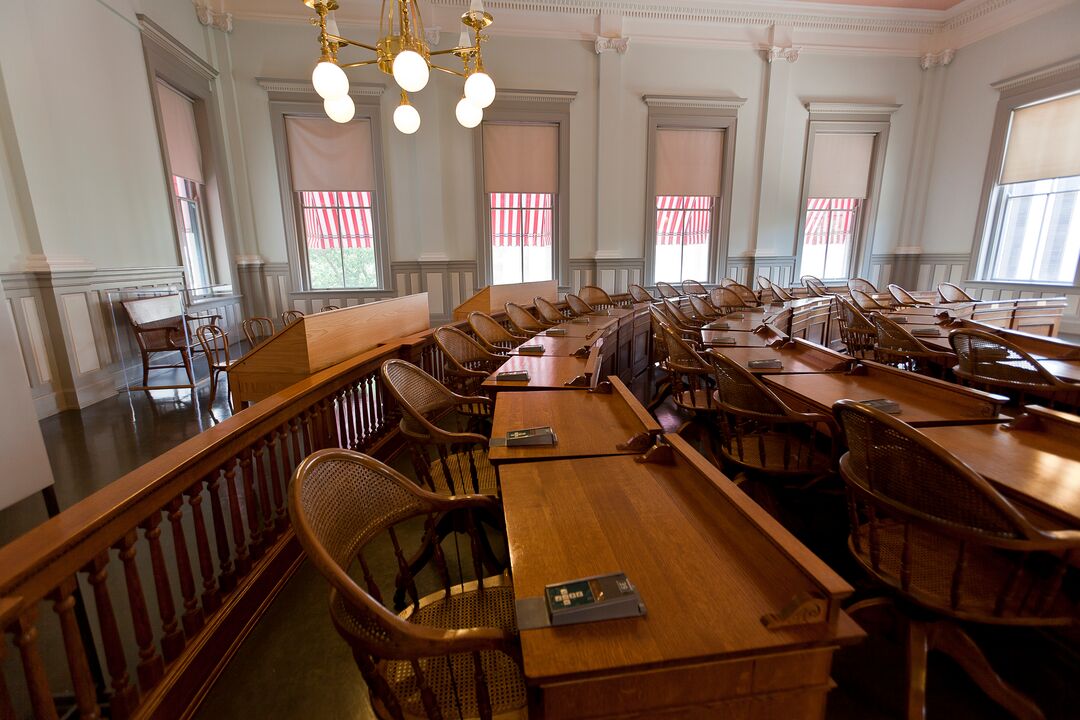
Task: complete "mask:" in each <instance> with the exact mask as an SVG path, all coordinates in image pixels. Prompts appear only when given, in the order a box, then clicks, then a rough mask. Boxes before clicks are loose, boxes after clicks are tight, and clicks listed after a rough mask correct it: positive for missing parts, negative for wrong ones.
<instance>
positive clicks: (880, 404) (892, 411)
mask: <svg viewBox="0 0 1080 720" xmlns="http://www.w3.org/2000/svg"><path fill="white" fill-rule="evenodd" d="M858 402H859V404H860V405H865V406H866V407H871V408H874V409H875V410H880V411H881V412H883V413H888V414H889V415H899V414H900V403H898V402H896V401H895V400H887V399H885V398H874V399H873V400H859V401H858Z"/></svg>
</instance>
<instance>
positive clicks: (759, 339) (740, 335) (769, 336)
mask: <svg viewBox="0 0 1080 720" xmlns="http://www.w3.org/2000/svg"><path fill="white" fill-rule="evenodd" d="M721 337H733V338H735V344H734V345H710V344H709V343H711V342H713V341H714V340H715V339H716V338H721ZM781 338H782V336H781V335H780V334H778V333H773V332H769V333H755V332H745V331H738V330H702V331H701V341H702V342H703V343H705V347H706V348H709V347H712V348H716V349H717V350H721V351H722V350H724V349H725V348H728V349H730V348H733V347H756V348H763V347H768V346H769V344H770V343H774V342H776V341H777V340H780V339H781Z"/></svg>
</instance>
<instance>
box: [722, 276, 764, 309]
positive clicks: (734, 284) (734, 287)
mask: <svg viewBox="0 0 1080 720" xmlns="http://www.w3.org/2000/svg"><path fill="white" fill-rule="evenodd" d="M720 284H721V285H723V286H724V287H726V288H727V289H728V290H731V291H732V292H733V293H735V294H736V295H738V296H739V299H740V300H741V301H742V304H743V307H757V306H758V305H760V304H761V298H759V297H758V296H757V295H756V294H755V293H754V291H753V290H751V289H750V288H748V287H746V286H745V285H743V284H742V283H741V282H738V281H737V280H732V279H731V278H724V279H723V280H721V281H720Z"/></svg>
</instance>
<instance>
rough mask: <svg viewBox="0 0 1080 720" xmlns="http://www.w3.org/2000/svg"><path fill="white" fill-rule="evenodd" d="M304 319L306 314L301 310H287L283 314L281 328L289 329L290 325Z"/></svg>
mask: <svg viewBox="0 0 1080 720" xmlns="http://www.w3.org/2000/svg"><path fill="white" fill-rule="evenodd" d="M302 317H304V313H303V312H301V311H300V310H286V311H284V312H282V313H281V326H282V327H289V325H291V324H292V323H294V322H296V321H297V320H299V319H300V318H302Z"/></svg>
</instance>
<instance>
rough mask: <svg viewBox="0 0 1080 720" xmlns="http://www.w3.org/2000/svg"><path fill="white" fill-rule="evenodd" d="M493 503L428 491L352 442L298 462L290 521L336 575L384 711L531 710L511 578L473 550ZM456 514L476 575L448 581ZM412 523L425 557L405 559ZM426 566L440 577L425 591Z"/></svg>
mask: <svg viewBox="0 0 1080 720" xmlns="http://www.w3.org/2000/svg"><path fill="white" fill-rule="evenodd" d="M497 512H499V509H498V503H497V502H496V501H495V500H494V499H493V498H488V497H477V496H466V497H455V498H447V497H442V496H440V495H436V494H433V493H430V492H426V491H425V490H423V489H421V488H418V487H417V486H416V485H415V484H414V483H412V482H411V481H409V480H408V479H407V478H405V477H403V476H402V475H400V474H399V473H397V472H396V471H394V470H393V469H391V468H389V467H387V466H386V465H384V464H382V463H380V462H378V461H377V460H375V459H373V458H371V457H368V456H366V455H361V454H360V453H355V452H351V451H349V450H320V451H318V452H316V453H314V454H313V455H311V456H309V457H308V458H307V459H305V460H304V461H303V462H302V463H301V464H300V466H299V467H298V468H297V470H296V473H295V475H294V476H293V480H292V483H291V484H290V486H289V515H290V517H291V519H292V526H293V528H294V529H295V531H296V537H297V540H298V541H299V543H300V546H301V547H302V548H303V549H304V552H305V554H306V555H307V556H308V559H309V560H310V561H311V562H312V564H313V565H314V566H315V567H316V568H317V569H318V570H319V572H320V573H321V574H322V576H323V577H324V578H325V579H326V580H327V581H328V582H329V584H330V588H331V590H330V617H331V620H332V621H333V624H334V627H335V629H336V630H337V632H338V634H339V635H340V636H341V637H342V639H343V640H344V641H345V642H346V643H347V644H348V645H349V647H350V649H351V650H352V654H353V657H354V658H355V661H356V664H357V667H358V668H359V670H360V673H361V674H362V676H363V678H364V681H365V683H366V685H367V687H368V689H369V692H370V693H371V700H372V705H373V706H374V709H375V712H376V715H377V716H378V717H382V718H388V717H401V718H425V717H426V718H444V717H446V718H449V717H453V718H459V717H466V718H492V717H495V716H498V717H499V718H504V717H507V718H508V717H522V718H523V717H525V716H526V712H525V705H526V696H525V683H524V680H523V677H522V674H521V670H520V668H519V666H518V663H517V662H516V661H515V658H516V657H519V656H520V649H519V646H518V642H517V627H516V621H515V615H514V595H513V589H512V587H510V585H509V583H507V582H506V581H505V579H504V578H501V577H490V578H485V577H484V569H483V563H482V562H481V560H480V558H479V554H478V553H477V552H476V550H475V548H477V547H478V546H479V545H481V543H482V541H483V537H482V535H481V532H480V530H479V529H478V527H477V525H476V523H475V521H473V517H474V515H475V514H476V513H497ZM448 516H452V517H455V518H460V519H461V523H460V524H461V525H462V527H464V528H465V531H466V532H467V533H468V535H469V536H470V538H471V540H472V542H471V543H458V544H459V545H468V546H469V547H470V548H472V549H473V550H472V552H471V553H470V552H469V551H463V552H462V553H461V556H460V557H461V560H462V561H464V562H463V563H459V564H460V565H464V567H469V565H470V560H471V570H472V572H473V575H474V577H475V580H471V581H468V582H466V581H464V579H462V580H461V581H458V582H451V577H452V573H451V570H450V567H449V565H448V562H447V557H448V556H449V557H453V554H454V553H455V550H453V549H451V548H448V550H447V552H444V551H443V549H442V541H443V537H444V536H440V533H439V532H438V531H437V530H436V525H437V523H438V522H439V520H440V518H443V517H448ZM421 518H422V520H420V519H421ZM407 521H411V522H408V524H403V523H406V522H407ZM413 526H415V527H417V528H418V529H420V528H422V530H420V531H419V535H420V538H419V542H418V543H417V545H418V547H417V548H416V550H417V552H416V553H415V555H417V556H422V557H424V558H425V562H424V563H423V564H421V565H419V566H418V567H411V566H410V565H409V563H408V561H407V560H406V557H408V556H409V555H410V554H411V553H413V550H414V548H413V547H411V543H410V542H409V538H410V537H411V535H412V534H415V533H416V532H417V531H415V530H414V531H412V533H410V529H411V527H413ZM455 543H456V541H455ZM470 555H471V558H470ZM390 568H393V569H392V570H390ZM425 569H430V570H432V572H429V573H425V577H424V580H425V581H427V582H429V583H432V582H433V583H434V585H435V586H437V587H439V589H438V590H437V591H436V592H434V593H432V594H430V595H427V596H424V597H421V596H420V593H419V592H418V590H417V587H418V584H419V583H420V580H419V579H418V578H417V573H418V572H419V571H421V570H425ZM429 575H430V576H431V578H433V579H428V576H429ZM354 577H355V578H363V580H359V579H358V580H354V579H353V578H354ZM398 593H402V594H403V597H404V598H407V600H408V606H407V607H406V608H405V609H404V610H403V611H401V612H400V613H398V612H395V611H394V610H393V609H392V608H391V607H388V606H387V605H386V604H384V598H387V599H389V598H390V597H392V596H394V595H397V594H398Z"/></svg>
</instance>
